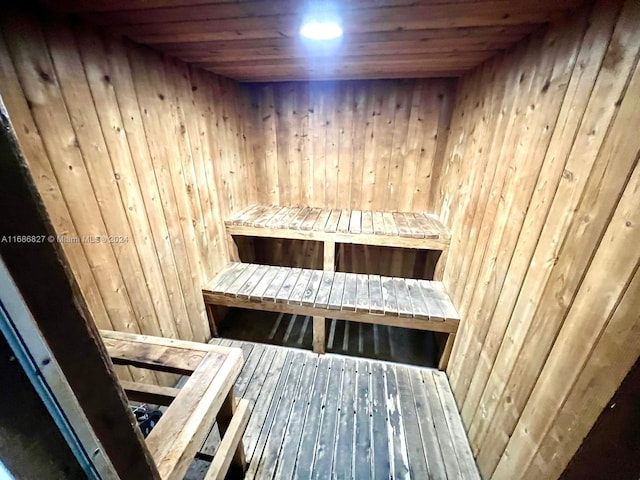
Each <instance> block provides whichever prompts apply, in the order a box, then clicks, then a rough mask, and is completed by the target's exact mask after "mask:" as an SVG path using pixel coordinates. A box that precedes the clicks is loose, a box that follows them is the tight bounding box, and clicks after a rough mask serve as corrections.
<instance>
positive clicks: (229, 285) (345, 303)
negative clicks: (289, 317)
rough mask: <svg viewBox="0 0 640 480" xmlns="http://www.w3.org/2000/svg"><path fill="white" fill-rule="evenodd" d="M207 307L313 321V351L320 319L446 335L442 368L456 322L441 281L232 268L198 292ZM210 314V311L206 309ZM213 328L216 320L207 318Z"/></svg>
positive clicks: (320, 346)
mask: <svg viewBox="0 0 640 480" xmlns="http://www.w3.org/2000/svg"><path fill="white" fill-rule="evenodd" d="M202 294H203V297H204V301H205V303H206V304H207V306H208V307H209V306H210V305H222V306H227V307H241V308H249V309H255V310H266V311H272V312H285V313H291V314H298V315H308V316H312V317H314V322H313V330H314V332H313V338H314V351H316V352H319V353H321V352H324V348H325V320H324V317H328V318H336V319H340V320H350V321H355V322H365V323H377V324H382V325H390V326H397V327H406V328H415V329H418V330H430V331H434V332H443V333H447V334H448V337H447V342H446V344H445V346H444V349H443V352H442V354H441V357H440V362H439V367H440V368H442V369H444V368H446V365H447V362H448V360H449V356H450V354H451V348H452V346H453V341H454V339H455V334H456V332H457V331H458V325H459V323H460V317H459V315H458V312H457V311H456V309H455V308H454V306H453V304H452V303H451V300H450V298H449V296H448V295H447V294H446V292H445V290H444V287H443V285H442V283H441V282H431V281H427V280H414V279H406V278H390V277H382V276H379V275H363V274H355V273H344V272H333V271H325V270H308V269H301V268H289V267H276V266H269V265H256V264H247V263H232V264H231V265H230V266H229V267H227V268H226V269H224V270H223V271H222V272H220V273H219V274H218V275H217V276H216V277H215V278H214V279H213V280H212V281H211V282H209V283H208V284H207V285H206V286H205V287H204V288H203V290H202ZM207 311H208V312H209V315H210V316H211V315H213V310H212V309H211V308H207ZM210 321H211V322H212V323H213V322H214V321H215V319H213V318H210Z"/></svg>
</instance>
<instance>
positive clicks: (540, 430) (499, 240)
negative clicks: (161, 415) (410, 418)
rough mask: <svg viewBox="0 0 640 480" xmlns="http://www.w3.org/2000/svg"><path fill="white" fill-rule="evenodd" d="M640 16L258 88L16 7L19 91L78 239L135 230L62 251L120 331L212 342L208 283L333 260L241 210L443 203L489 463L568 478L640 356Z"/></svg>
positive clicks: (61, 224) (467, 412)
mask: <svg viewBox="0 0 640 480" xmlns="http://www.w3.org/2000/svg"><path fill="white" fill-rule="evenodd" d="M638 25H640V3H639V2H638V1H637V0H594V1H590V2H587V3H586V4H585V5H583V6H582V7H580V8H578V9H576V10H575V11H574V12H572V13H571V14H570V15H566V16H561V17H558V18H557V19H555V20H554V22H553V23H550V24H548V25H546V26H544V27H543V28H540V29H538V30H535V31H534V32H533V33H531V34H530V35H528V36H527V37H525V38H524V39H522V40H521V41H519V42H518V43H516V44H515V45H513V46H512V47H510V48H509V49H507V50H504V51H502V52H501V53H499V54H498V55H495V56H493V57H491V58H489V59H488V60H486V61H485V62H484V63H483V64H481V65H480V66H478V67H477V68H475V69H473V70H471V71H468V72H466V73H465V74H464V75H462V76H461V77H460V78H457V79H456V78H441V79H439V78H426V79H387V80H348V81H326V82H313V81H311V82H280V83H278V82H275V83H252V84H249V83H245V84H243V83H237V82H234V81H233V80H230V79H228V78H225V77H222V76H219V75H215V74H213V73H210V72H208V71H205V70H202V69H200V68H197V67H196V66H194V65H188V64H186V63H183V62H181V61H178V60H176V59H174V58H172V57H169V56H165V55H162V54H160V53H159V52H158V51H156V50H152V49H150V48H148V47H145V46H142V45H138V44H134V43H132V42H131V41H129V40H127V39H123V38H116V37H113V36H110V35H107V34H105V33H104V32H103V31H102V30H99V29H96V28H94V27H91V26H88V25H86V24H82V23H78V22H66V21H61V20H52V21H49V20H41V19H37V18H35V17H33V16H26V15H25V16H20V15H16V16H13V15H0V95H1V96H2V100H3V102H4V103H5V105H6V108H7V111H8V113H9V115H10V119H11V123H12V124H13V126H14V128H15V134H16V136H17V140H18V142H19V146H20V149H21V151H22V155H23V157H24V161H25V163H26V167H27V168H28V173H29V174H30V178H31V179H32V181H33V184H34V186H35V188H36V189H37V191H38V193H39V195H40V199H41V201H42V204H43V205H44V207H45V209H46V212H47V214H48V216H49V218H50V220H51V223H52V225H53V228H54V230H55V234H56V235H57V236H60V237H61V238H62V237H65V238H70V239H82V238H84V237H98V236H100V237H101V238H112V239H121V240H120V241H112V242H100V243H90V242H83V241H69V242H61V243H59V244H58V245H57V247H58V248H59V249H60V251H61V252H62V254H63V255H64V257H65V258H66V259H67V261H68V264H69V267H70V270H71V271H72V273H73V276H74V280H75V282H76V284H77V286H78V289H79V292H80V294H81V296H82V298H83V299H84V302H86V306H87V309H88V315H90V316H91V317H92V318H93V320H94V322H95V324H96V326H97V327H98V328H100V329H105V330H118V331H122V332H128V333H134V334H135V333H142V334H147V335H154V336H163V337H169V338H176V339H182V340H191V341H193V340H195V341H207V340H208V339H209V338H210V337H211V335H212V325H210V324H209V320H208V319H207V312H206V308H205V303H204V302H203V298H202V287H203V286H204V285H206V284H208V283H209V282H210V281H211V280H212V279H213V278H215V277H216V275H218V274H219V273H220V272H222V271H224V270H225V269H226V268H227V267H228V265H229V264H230V263H231V262H239V261H242V262H246V263H256V264H269V263H270V262H274V260H273V259H271V258H267V257H269V255H271V256H272V257H274V258H275V257H278V256H279V257H278V258H280V257H282V256H290V257H291V259H292V260H291V262H292V263H296V262H298V261H299V263H301V264H300V265H298V264H296V265H289V264H287V265H288V266H295V267H296V268H297V267H305V268H313V269H316V270H317V269H321V268H322V264H323V263H322V259H323V245H322V244H321V242H318V243H317V244H314V242H313V241H309V240H310V239H311V240H314V238H313V237H314V235H315V233H313V231H312V230H310V231H311V232H312V233H310V234H309V237H308V238H306V239H305V238H304V236H305V235H306V233H305V232H302V233H301V234H300V237H298V236H296V237H293V238H284V237H283V238H280V237H278V238H277V240H276V241H274V243H264V242H265V241H267V240H265V239H264V238H257V237H256V239H255V243H250V244H248V245H242V244H241V242H236V241H234V239H233V238H232V236H231V235H230V233H233V231H232V230H233V229H234V228H236V230H237V231H236V234H237V236H242V234H238V231H241V230H242V229H243V228H244V226H237V225H236V226H235V227H234V226H231V227H230V226H228V225H227V226H225V219H233V218H236V217H237V216H238V215H240V214H241V213H242V212H243V211H244V210H245V209H247V208H248V207H249V206H250V205H279V206H280V207H281V208H282V211H284V210H286V209H289V210H295V209H300V208H302V206H305V207H308V208H309V209H310V210H314V211H315V210H317V211H318V212H321V213H318V218H325V217H323V216H322V215H324V214H326V219H327V220H328V219H329V218H331V215H333V212H342V211H358V212H383V211H385V212H393V211H395V212H407V215H415V214H421V213H423V212H432V213H434V214H436V215H437V217H438V218H439V219H440V220H441V221H442V223H443V224H444V225H446V228H447V229H448V232H449V233H450V241H449V239H447V246H448V257H447V262H446V268H445V269H444V274H443V278H442V283H443V285H444V287H445V288H446V291H447V294H448V295H449V297H450V298H451V300H452V303H453V305H455V309H456V310H457V311H458V312H459V313H460V316H461V317H462V318H464V322H461V323H460V329H459V330H458V331H457V334H456V341H455V345H454V346H453V351H452V352H451V357H450V362H449V365H448V367H447V374H448V376H449V380H450V383H451V387H452V391H453V393H454V396H455V398H456V401H457V403H458V406H459V408H460V411H461V413H462V417H463V420H464V423H465V427H466V429H467V434H468V437H469V440H470V444H471V447H472V450H473V453H474V455H475V457H476V460H477V462H478V466H479V469H480V472H481V473H482V475H483V477H484V478H486V479H496V480H497V479H511V478H522V479H538V478H558V477H559V476H560V475H561V474H562V472H563V470H564V469H565V467H566V465H567V464H568V463H569V461H570V460H571V458H572V456H573V455H574V453H575V452H576V450H577V449H578V447H579V445H580V444H581V442H582V440H583V438H584V437H585V436H586V435H587V434H588V432H589V430H590V429H591V426H592V425H593V424H594V422H595V421H596V419H597V418H598V416H599V414H600V412H601V411H602V409H603V408H604V407H605V405H606V404H607V402H608V401H609V399H610V398H611V396H612V395H613V393H614V392H615V391H616V388H617V387H618V385H619V384H620V382H621V381H622V379H623V378H624V376H625V374H626V373H627V371H629V369H630V368H631V366H632V365H633V364H634V363H635V361H636V360H637V359H638V357H639V356H640V336H639V332H640V318H638V314H637V312H638V310H639V308H640V304H639V299H640V291H639V290H638V288H639V285H640V280H639V275H638V266H639V265H640V232H639V231H638V226H639V225H640V218H638V214H639V212H638V208H637V206H638V205H640V193H639V192H640V186H639V183H638V182H639V175H640V173H639V171H640V170H639V169H640V167H639V166H638V160H639V158H640V138H639V136H638V135H637V134H636V133H637V132H636V130H637V128H636V126H637V125H638V124H639V123H640V64H639V59H640V30H639V29H638V28H637V26H638ZM283 215H284V214H283ZM372 215H373V214H372ZM337 218H339V216H338V217H336V221H337ZM380 218H382V221H384V218H383V217H380ZM378 220H380V219H378ZM375 221H376V219H375V218H373V217H372V220H371V226H372V228H373V229H375ZM336 228H337V227H336ZM302 230H304V228H302ZM245 233H246V232H245ZM245 236H246V235H245ZM125 239H126V240H125ZM315 240H317V238H315ZM325 240H326V239H325ZM296 242H297V243H296ZM303 243H304V244H305V245H303ZM407 243H411V242H410V241H408V242H407ZM409 247H410V248H407V249H406V251H404V250H403V251H400V250H401V249H397V250H399V251H398V252H394V253H388V252H387V253H384V251H385V248H387V247H386V246H385V245H384V244H380V245H378V244H375V245H359V244H349V245H340V246H339V247H337V249H335V248H336V247H335V246H334V253H335V256H336V258H335V262H338V264H337V266H338V268H337V269H338V270H342V269H346V270H348V271H353V272H354V273H364V272H363V271H360V270H366V271H367V272H368V273H374V274H377V273H379V272H375V271H374V270H375V268H377V267H380V269H388V270H389V271H390V272H391V273H388V272H387V273H386V274H385V275H388V276H392V277H393V276H398V277H400V276H403V277H407V278H424V275H425V272H428V271H429V270H430V269H431V271H432V270H433V266H434V264H435V261H434V260H433V258H432V257H430V256H429V254H428V251H426V250H425V251H420V250H419V249H417V248H413V247H411V246H410V245H409ZM411 248H413V249H411ZM387 250H389V249H387ZM247 252H249V253H248V254H247ZM245 255H248V256H249V257H251V258H241V257H242V256H245ZM385 255H386V256H385ZM303 262H307V263H308V264H304V265H303V264H302V263H303ZM363 265H364V267H363ZM372 265H373V266H374V268H371V266H372ZM360 267H362V268H360ZM401 271H408V272H409V274H406V275H403V274H402V272H401ZM440 273H442V272H439V274H440ZM117 370H118V375H119V377H120V378H121V379H123V380H126V381H129V382H137V383H150V384H160V385H173V384H174V383H175V380H176V377H175V376H174V375H172V374H169V373H166V372H151V371H143V370H140V369H137V368H134V367H130V366H127V367H125V366H119V367H117ZM514 472H517V473H514Z"/></svg>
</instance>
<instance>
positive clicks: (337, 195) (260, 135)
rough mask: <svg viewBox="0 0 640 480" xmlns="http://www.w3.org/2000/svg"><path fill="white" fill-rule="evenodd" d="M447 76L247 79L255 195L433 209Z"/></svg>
mask: <svg viewBox="0 0 640 480" xmlns="http://www.w3.org/2000/svg"><path fill="white" fill-rule="evenodd" d="M453 86H454V80H453V79H427V80H397V81H396V80H379V81H378V80H376V81H368V82H366V81H349V82H310V83H308V82H293V83H279V84H247V85H246V88H247V89H248V90H249V92H250V95H251V108H252V110H253V115H252V120H251V121H249V122H248V125H250V126H248V127H247V128H248V129H250V134H249V135H248V145H249V146H248V149H249V151H251V152H252V154H253V157H254V158H253V161H254V169H255V178H256V179H260V181H259V182H257V200H258V201H259V202H262V203H269V204H279V205H309V206H318V207H331V208H354V209H362V210H388V211H393V210H400V211H431V212H434V211H437V210H439V207H440V205H439V203H440V196H439V192H440V185H439V181H440V174H441V172H440V170H441V169H442V166H443V158H444V146H445V145H446V138H447V131H448V126H449V119H450V115H451V108H452V100H453Z"/></svg>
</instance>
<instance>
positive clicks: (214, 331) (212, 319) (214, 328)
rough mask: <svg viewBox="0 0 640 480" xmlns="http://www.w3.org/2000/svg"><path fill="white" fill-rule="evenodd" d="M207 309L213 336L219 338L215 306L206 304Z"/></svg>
mask: <svg viewBox="0 0 640 480" xmlns="http://www.w3.org/2000/svg"><path fill="white" fill-rule="evenodd" d="M205 307H207V318H208V319H209V327H210V328H211V335H213V336H214V337H218V336H219V335H218V325H216V319H215V316H214V314H213V306H212V305H211V304H209V303H207V304H205Z"/></svg>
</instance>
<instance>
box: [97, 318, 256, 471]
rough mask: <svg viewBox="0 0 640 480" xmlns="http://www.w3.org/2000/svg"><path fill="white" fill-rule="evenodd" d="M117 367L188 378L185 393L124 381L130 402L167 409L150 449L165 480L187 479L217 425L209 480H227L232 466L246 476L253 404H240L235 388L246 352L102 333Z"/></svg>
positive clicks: (151, 440) (176, 389)
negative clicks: (246, 435) (244, 441)
mask: <svg viewBox="0 0 640 480" xmlns="http://www.w3.org/2000/svg"><path fill="white" fill-rule="evenodd" d="M100 333H101V335H102V339H103V341H104V344H105V346H106V347H107V351H108V353H109V356H110V357H111V359H112V361H113V363H114V364H116V365H131V366H135V367H141V368H146V369H150V370H155V371H161V372H169V373H177V374H181V375H189V376H190V377H189V379H188V380H187V382H186V383H185V384H184V386H183V387H182V388H179V389H178V388H171V387H159V386H156V385H147V384H140V383H134V382H122V386H123V388H124V390H125V393H127V396H128V398H129V399H130V400H134V401H140V402H147V403H153V404H158V405H167V406H168V408H167V410H166V411H165V413H164V414H163V416H162V417H161V419H160V421H159V422H158V424H157V425H156V426H155V427H154V429H153V430H152V431H151V433H150V434H149V436H148V437H147V438H146V444H147V447H148V449H149V452H150V453H151V456H152V458H153V460H154V462H155V463H156V466H157V468H158V472H159V473H160V477H161V478H162V479H182V478H183V477H184V474H185V472H186V471H187V468H188V467H189V464H190V463H191V461H192V460H193V458H194V456H195V454H196V453H197V451H198V449H199V447H200V446H201V445H202V443H203V442H204V440H205V438H206V436H207V434H208V433H209V430H210V429H211V427H212V425H213V422H214V421H215V420H217V422H218V428H219V429H220V437H221V438H222V442H221V444H220V447H219V448H218V450H217V452H216V455H215V456H214V458H213V461H212V463H211V466H210V467H209V470H208V472H207V476H206V479H207V480H213V479H222V478H224V476H225V474H226V473H227V471H228V470H229V467H230V466H232V465H233V467H234V468H236V469H240V470H242V471H244V469H245V468H246V461H245V457H244V447H243V445H242V434H243V432H244V430H245V428H246V426H247V422H248V420H249V404H248V402H247V401H246V400H240V401H239V402H238V401H236V399H235V396H234V393H233V385H234V383H235V380H236V377H237V376H238V374H239V372H240V369H241V368H242V362H243V361H242V351H241V350H240V349H238V348H228V347H222V346H217V345H208V344H204V343H196V342H186V341H181V340H173V339H167V338H160V337H149V336H145V335H134V334H129V333H122V332H111V331H106V330H103V331H101V332H100Z"/></svg>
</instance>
